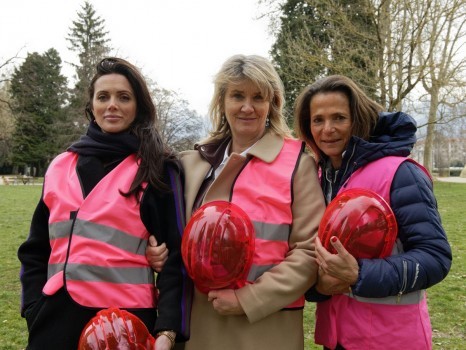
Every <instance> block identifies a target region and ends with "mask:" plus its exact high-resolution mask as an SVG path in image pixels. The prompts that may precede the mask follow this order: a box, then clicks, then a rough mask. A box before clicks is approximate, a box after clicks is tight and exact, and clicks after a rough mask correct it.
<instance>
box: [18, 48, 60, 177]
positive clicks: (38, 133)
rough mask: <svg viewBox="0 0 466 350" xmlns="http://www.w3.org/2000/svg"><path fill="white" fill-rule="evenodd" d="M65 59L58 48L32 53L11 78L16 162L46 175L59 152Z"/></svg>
mask: <svg viewBox="0 0 466 350" xmlns="http://www.w3.org/2000/svg"><path fill="white" fill-rule="evenodd" d="M61 64H62V61H61V58H60V56H59V54H58V52H57V51H56V50H55V49H53V48H52V49H49V50H48V51H47V52H45V53H44V54H43V55H40V54H38V53H37V52H34V53H29V54H28V55H27V57H26V60H25V61H24V63H23V64H22V65H21V66H20V67H19V68H16V69H15V70H14V73H13V75H12V79H11V87H10V92H11V97H12V111H13V115H14V117H15V131H14V134H13V164H15V165H17V166H20V167H24V166H29V167H35V168H36V170H37V171H38V174H42V173H43V171H44V170H45V168H46V166H47V164H48V162H49V161H50V160H51V159H52V158H53V157H54V156H55V155H56V154H57V153H58V152H59V146H60V145H59V144H58V143H57V137H56V136H57V134H59V133H60V131H59V130H56V123H57V121H59V120H60V119H62V118H63V105H64V103H65V101H66V94H67V88H66V85H67V80H66V77H64V76H63V75H62V74H61Z"/></svg>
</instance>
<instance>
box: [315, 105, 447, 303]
mask: <svg viewBox="0 0 466 350" xmlns="http://www.w3.org/2000/svg"><path fill="white" fill-rule="evenodd" d="M415 133H416V122H415V121H414V119H413V118H411V117H410V116H409V115H407V114H405V113H402V112H396V113H381V114H380V117H379V121H378V124H377V126H376V128H375V130H374V132H373V135H372V136H371V138H370V140H369V141H365V140H362V139H360V138H357V137H352V139H351V140H350V142H349V144H348V147H347V149H346V152H345V154H344V157H343V162H342V166H341V168H340V170H339V171H338V172H337V174H336V175H335V173H334V172H332V171H330V170H325V169H326V168H327V169H328V167H326V164H328V162H327V160H326V159H325V158H326V157H325V156H323V155H322V158H321V159H323V161H322V163H321V166H322V169H323V172H322V188H323V191H324V193H325V194H326V197H327V199H328V200H330V199H333V198H334V197H335V195H336V194H337V193H338V190H339V189H340V187H341V186H342V185H343V186H344V183H345V182H346V180H347V179H348V178H349V177H350V176H351V175H352V174H353V172H354V171H355V170H356V169H358V168H360V167H362V166H364V165H365V164H367V163H369V162H371V161H374V160H377V159H379V158H382V157H385V156H404V157H406V156H408V155H409V154H410V152H411V149H412V147H413V145H414V143H415V142H416V136H415ZM390 201H391V207H392V209H393V212H394V213H395V216H396V220H397V223H398V240H399V242H401V244H402V245H403V250H404V252H403V253H401V254H398V255H395V256H390V257H387V258H384V259H359V260H358V262H359V268H360V272H359V279H358V281H357V283H356V284H355V285H354V286H353V287H352V289H353V293H354V294H355V295H359V296H363V297H372V298H379V297H386V296H394V295H398V294H399V293H402V294H405V293H409V292H412V291H415V290H419V289H425V288H428V287H430V286H432V285H434V284H436V283H438V282H440V281H441V280H443V279H444V278H445V277H446V275H447V274H448V271H449V270H450V266H451V261H452V256H451V248H450V245H449V243H448V241H447V237H446V234H445V231H444V229H443V227H442V224H441V219H440V215H439V213H438V210H437V201H436V199H435V197H434V194H433V189H432V182H431V180H430V179H429V177H428V176H427V175H426V174H425V173H424V172H423V171H422V170H421V169H420V168H419V167H418V166H416V165H415V164H413V163H412V162H404V163H402V164H401V165H400V167H399V168H398V170H397V172H396V174H395V177H394V179H393V182H392V187H391V190H390ZM406 278H407V279H406ZM308 294H309V293H308ZM311 294H314V293H311ZM307 297H308V300H313V301H318V300H319V299H321V298H318V297H317V295H315V294H314V297H310V295H307ZM316 297H317V298H316Z"/></svg>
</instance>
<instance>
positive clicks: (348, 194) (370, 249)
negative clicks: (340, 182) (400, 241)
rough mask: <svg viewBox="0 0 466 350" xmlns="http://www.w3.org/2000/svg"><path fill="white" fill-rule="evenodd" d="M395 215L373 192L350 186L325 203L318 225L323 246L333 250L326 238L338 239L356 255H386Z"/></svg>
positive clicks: (394, 229)
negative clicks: (350, 187) (325, 206)
mask: <svg viewBox="0 0 466 350" xmlns="http://www.w3.org/2000/svg"><path fill="white" fill-rule="evenodd" d="M397 231H398V229H397V224H396V219H395V215H394V214H393V211H392V209H391V208H390V206H389V205H388V204H387V202H386V201H385V200H384V199H383V198H382V197H381V196H380V195H378V194H377V193H375V192H373V191H370V190H367V189H360V188H354V189H349V190H346V191H344V192H341V193H340V194H339V195H337V196H336V197H335V198H334V199H333V200H332V201H331V202H330V204H329V205H328V207H327V209H326V210H325V213H324V216H323V218H322V220H321V222H320V225H319V238H320V240H321V241H322V244H323V246H324V247H325V248H326V249H327V250H329V251H330V252H332V253H336V251H335V249H334V248H333V246H332V244H331V243H330V238H331V237H332V236H336V237H338V238H339V240H340V241H341V243H342V244H343V246H344V247H345V248H346V250H348V251H349V253H350V254H351V255H353V256H354V257H356V258H383V257H386V256H389V255H390V254H391V252H392V249H393V245H394V243H395V240H396V235H397Z"/></svg>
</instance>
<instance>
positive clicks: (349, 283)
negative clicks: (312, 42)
mask: <svg viewBox="0 0 466 350" xmlns="http://www.w3.org/2000/svg"><path fill="white" fill-rule="evenodd" d="M295 122H296V130H297V133H298V135H299V137H300V138H301V139H303V140H305V141H306V142H307V144H308V145H309V146H310V147H311V148H312V150H313V151H314V153H315V157H316V158H317V160H318V164H319V170H320V177H321V179H320V180H321V186H322V189H323V192H324V196H325V198H326V202H327V204H328V203H329V202H330V201H331V200H332V199H334V198H335V196H336V195H337V194H339V193H342V192H344V191H345V190H349V189H352V188H363V189H368V190H372V191H374V192H376V193H378V194H379V195H380V196H382V198H384V199H385V201H386V202H387V203H388V204H389V205H390V207H391V209H392V210H393V212H394V215H395V218H396V222H397V225H398V233H397V239H396V243H395V246H394V248H393V251H392V253H391V255H390V256H388V257H385V258H374V259H367V258H364V259H363V258H358V257H354V256H352V255H351V254H350V253H349V252H348V251H347V250H346V249H345V247H344V246H343V245H342V243H341V241H340V240H339V239H338V238H337V237H336V236H334V237H332V239H331V240H330V241H331V244H332V246H333V248H335V250H336V252H337V253H336V254H331V253H330V252H329V251H328V250H327V249H326V248H324V247H323V245H322V243H321V242H320V240H319V239H318V238H317V239H316V256H317V262H318V264H319V266H320V267H319V275H318V281H317V283H316V284H315V285H314V286H313V288H311V289H310V290H309V291H308V293H307V295H306V297H307V300H308V301H318V303H317V311H316V328H315V341H316V343H317V344H321V345H324V347H325V348H328V349H388V348H390V349H401V348H406V347H408V348H409V349H430V348H431V347H432V341H431V335H432V330H431V325H430V319H429V314H428V310H427V301H426V289H427V288H429V287H431V286H433V285H434V284H436V283H439V282H440V281H442V280H443V279H444V278H445V277H446V275H447V274H448V271H449V269H450V266H451V260H452V256H451V249H450V245H449V243H448V241H447V237H446V234H445V231H444V229H443V228H442V225H441V220H440V215H439V212H438V210H437V204H436V199H435V197H434V194H433V189H432V180H431V178H430V175H429V174H428V173H427V171H426V170H425V169H424V168H423V167H422V166H421V165H420V164H418V163H416V162H414V161H413V160H412V159H410V158H408V156H409V154H410V152H411V149H412V147H413V145H414V143H415V142H416V137H415V133H416V123H415V121H414V119H413V118H411V117H410V116H409V115H407V114H405V113H402V112H396V113H384V112H382V107H381V106H380V105H379V104H377V103H376V102H374V101H372V100H371V99H370V98H369V97H367V95H366V94H365V93H364V92H363V91H362V90H361V89H360V88H359V87H358V86H357V85H356V84H355V83H354V82H353V81H352V80H351V79H349V78H347V77H344V76H339V75H334V76H329V77H326V78H323V79H321V80H319V81H317V82H315V83H314V84H311V85H309V86H308V87H306V88H305V89H304V90H303V91H302V92H301V94H300V96H299V97H298V99H297V101H296V105H295Z"/></svg>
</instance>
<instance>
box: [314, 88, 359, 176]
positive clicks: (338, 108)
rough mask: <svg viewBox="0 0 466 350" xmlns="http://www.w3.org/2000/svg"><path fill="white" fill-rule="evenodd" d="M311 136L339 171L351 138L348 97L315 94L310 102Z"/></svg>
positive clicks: (341, 94) (338, 94)
mask: <svg viewBox="0 0 466 350" xmlns="http://www.w3.org/2000/svg"><path fill="white" fill-rule="evenodd" d="M310 111H311V113H310V118H311V134H312V137H313V138H314V141H315V143H316V145H317V147H319V149H320V150H321V151H322V152H323V153H324V154H326V155H327V156H328V157H329V158H330V161H331V162H332V166H333V167H334V168H335V169H339V168H340V166H341V161H342V159H343V156H342V154H343V152H344V151H345V149H346V147H347V146H348V142H349V139H350V137H351V126H352V121H351V112H350V105H349V100H348V97H346V95H345V94H344V93H342V92H325V93H317V94H316V95H314V96H313V97H312V99H311V101H310Z"/></svg>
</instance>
